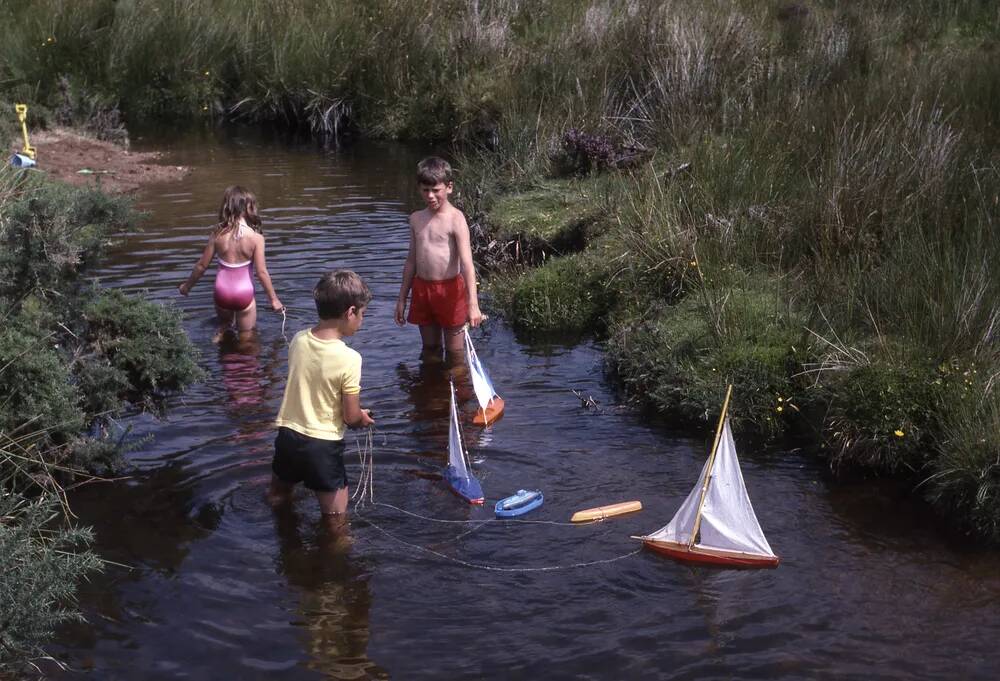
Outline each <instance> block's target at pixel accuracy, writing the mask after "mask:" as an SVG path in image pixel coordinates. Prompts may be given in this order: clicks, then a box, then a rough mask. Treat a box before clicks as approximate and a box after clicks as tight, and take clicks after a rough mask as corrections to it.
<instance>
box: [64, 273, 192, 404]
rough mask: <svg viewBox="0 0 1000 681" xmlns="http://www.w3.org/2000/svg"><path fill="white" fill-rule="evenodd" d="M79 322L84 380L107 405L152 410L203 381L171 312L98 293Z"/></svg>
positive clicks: (135, 299) (177, 316)
mask: <svg viewBox="0 0 1000 681" xmlns="http://www.w3.org/2000/svg"><path fill="white" fill-rule="evenodd" d="M83 319H84V321H85V323H86V327H85V331H84V336H83V342H84V344H85V347H86V348H87V349H88V350H89V351H90V352H91V353H92V355H91V356H90V357H88V359H87V370H86V374H85V375H86V381H87V384H88V386H89V387H91V388H92V389H99V391H100V392H99V393H98V394H107V395H108V398H107V400H106V401H107V403H108V404H111V403H112V402H111V401H112V400H114V399H126V400H128V401H131V402H133V403H143V402H145V403H147V405H153V404H154V403H155V400H156V398H159V397H162V396H164V395H166V394H168V393H172V392H176V391H178V390H181V389H183V388H184V387H185V386H187V385H189V384H191V383H193V382H194V381H196V380H200V379H201V378H202V376H203V373H202V371H201V369H199V368H198V365H197V364H196V362H195V361H194V358H195V357H196V356H197V355H196V352H195V350H194V347H193V346H192V345H191V341H190V340H189V339H188V337H187V334H185V333H184V330H183V328H182V327H181V323H180V312H179V311H178V310H177V309H176V308H173V307H165V306H162V305H157V304H155V303H151V302H149V301H147V300H145V299H143V298H141V297H138V296H128V295H125V294H124V293H122V292H121V291H116V290H103V291H100V292H99V293H97V295H96V296H95V297H94V298H93V299H92V300H90V301H89V302H88V303H87V305H86V306H85V307H84V309H83ZM123 388H124V390H122V389H123ZM115 389H117V390H118V392H117V393H111V392H110V391H111V390H115Z"/></svg>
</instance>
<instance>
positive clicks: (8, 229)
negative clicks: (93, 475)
mask: <svg viewBox="0 0 1000 681" xmlns="http://www.w3.org/2000/svg"><path fill="white" fill-rule="evenodd" d="M136 217H137V216H136V214H135V213H134V212H133V211H132V209H131V207H130V203H129V202H128V201H127V200H124V199H121V198H112V197H108V196H105V195H103V194H101V193H99V192H97V191H94V190H88V189H74V188H71V187H67V186H62V185H57V184H54V183H49V182H46V181H44V180H41V179H39V178H37V177H35V176H33V175H32V174H26V173H25V172H24V171H13V170H11V169H10V168H9V167H6V166H5V167H3V168H0V244H2V246H0V318H2V319H3V324H2V325H0V517H2V518H3V522H0V612H2V613H3V625H2V626H0V670H4V671H7V670H9V671H11V672H13V673H20V672H22V671H24V669H26V668H27V667H29V666H30V661H31V659H32V658H35V657H39V656H41V655H43V645H44V644H45V642H46V641H47V639H48V638H49V637H50V636H51V634H52V632H53V630H54V628H55V627H56V626H58V625H59V624H61V623H63V622H66V621H68V620H72V619H77V618H79V613H78V612H77V611H76V609H75V607H74V594H75V590H76V584H77V582H78V581H79V579H80V578H82V577H84V576H85V575H87V574H88V573H90V572H92V571H93V570H95V569H98V568H99V567H100V566H101V562H100V560H99V559H98V558H97V556H96V555H95V554H94V553H93V552H92V551H90V550H89V545H90V543H91V541H92V535H91V533H90V532H89V531H88V530H86V529H81V528H76V527H74V526H73V523H72V521H71V516H70V514H69V513H67V510H68V509H67V508H66V506H65V494H64V492H63V489H62V485H63V484H65V483H67V482H70V481H73V480H75V479H78V478H79V477H80V476H85V475H87V474H88V472H104V471H109V470H110V471H113V470H116V469H117V468H119V467H120V465H121V453H122V447H123V442H122V440H123V439H124V438H123V437H119V436H118V434H117V433H112V432H110V429H109V428H108V427H107V426H108V424H109V422H110V418H111V417H113V416H115V415H117V414H118V413H119V412H120V411H121V410H122V409H123V408H124V406H125V405H126V404H128V403H131V404H134V405H138V406H155V405H156V404H158V402H159V400H160V398H162V397H164V396H166V395H167V394H170V393H171V392H176V391H179V390H182V389H183V388H184V387H185V386H186V385H188V384H190V383H191V382H192V381H194V380H197V379H198V378H199V377H200V375H201V372H200V370H199V369H198V367H197V365H196V364H195V363H194V353H193V348H192V347H191V344H190V342H189V341H188V339H187V337H186V336H185V334H184V332H183V330H182V329H181V326H180V319H179V315H178V313H177V312H176V311H174V310H170V309H165V308H162V307H160V306H158V305H154V304H152V303H150V302H148V301H146V300H143V299H142V298H140V297H137V296H126V295H125V294H123V293H121V292H118V291H102V290H101V289H99V288H97V287H95V286H94V285H93V284H92V283H88V282H87V281H85V279H84V274H85V272H86V268H87V266H88V265H90V264H92V263H93V262H94V261H95V259H96V258H97V257H98V256H99V255H100V253H101V252H102V249H103V247H104V246H105V245H106V244H107V242H108V239H109V237H110V236H112V235H115V234H118V233H121V232H122V231H124V230H126V229H128V228H130V227H131V226H133V224H134V222H135V220H136Z"/></svg>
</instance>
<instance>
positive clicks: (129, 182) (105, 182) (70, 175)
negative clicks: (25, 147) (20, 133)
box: [5, 128, 190, 193]
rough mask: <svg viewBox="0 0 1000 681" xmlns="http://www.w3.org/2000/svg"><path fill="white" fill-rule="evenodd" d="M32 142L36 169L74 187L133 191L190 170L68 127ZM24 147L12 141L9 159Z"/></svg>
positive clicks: (37, 135)
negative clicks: (96, 186) (97, 187)
mask: <svg viewBox="0 0 1000 681" xmlns="http://www.w3.org/2000/svg"><path fill="white" fill-rule="evenodd" d="M30 141H31V144H32V146H34V147H35V150H36V153H37V157H36V161H37V163H38V165H37V166H36V167H37V168H38V169H39V170H40V171H41V172H44V173H46V174H47V175H48V176H49V177H51V178H53V179H56V180H59V181H61V182H67V183H69V184H72V185H75V186H85V185H89V184H95V183H96V184H99V185H100V187H101V189H104V190H106V191H109V192H115V193H122V192H133V191H135V190H136V189H138V188H139V187H141V186H144V185H147V184H155V183H159V182H170V181H174V180H179V179H180V178H182V177H184V176H185V175H186V174H187V173H188V172H189V171H190V168H188V167H186V166H176V165H165V164H162V163H160V162H159V159H160V157H161V154H160V153H159V152H151V151H129V150H127V149H123V148H122V147H120V146H118V145H115V144H112V143H110V142H103V141H101V140H96V139H93V138H91V137H86V136H84V135H81V134H80V133H78V132H75V131H73V130H70V129H67V128H55V129H52V130H45V131H42V132H38V133H32V134H31V137H30ZM21 146H22V142H21V139H20V137H18V138H17V139H16V140H14V141H12V142H11V143H10V144H9V145H8V152H9V153H8V154H7V155H6V159H9V158H10V155H11V154H13V153H15V152H20V151H21ZM5 162H6V161H5Z"/></svg>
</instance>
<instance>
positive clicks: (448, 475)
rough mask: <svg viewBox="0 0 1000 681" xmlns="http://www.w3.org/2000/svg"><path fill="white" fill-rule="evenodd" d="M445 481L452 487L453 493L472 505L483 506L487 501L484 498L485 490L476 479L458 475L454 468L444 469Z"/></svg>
mask: <svg viewBox="0 0 1000 681" xmlns="http://www.w3.org/2000/svg"><path fill="white" fill-rule="evenodd" d="M444 480H445V482H447V483H448V486H449V487H451V491H452V492H454V493H455V494H457V495H458V496H460V497H461V498H463V499H465V500H466V501H467V502H469V503H470V504H482V503H483V502H484V501H486V499H485V497H483V488H482V486H480V484H479V481H478V480H476V479H475V478H474V477H472V476H469V477H468V478H466V477H463V476H461V475H459V474H458V471H456V470H455V467H454V466H450V465H449V466H448V467H447V468H445V469H444Z"/></svg>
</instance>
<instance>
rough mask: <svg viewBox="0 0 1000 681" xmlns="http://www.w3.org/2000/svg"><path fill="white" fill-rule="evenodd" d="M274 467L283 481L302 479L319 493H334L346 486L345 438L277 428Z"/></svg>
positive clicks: (293, 482)
mask: <svg viewBox="0 0 1000 681" xmlns="http://www.w3.org/2000/svg"><path fill="white" fill-rule="evenodd" d="M271 470H272V471H274V474H275V475H276V476H277V477H278V479H279V480H281V481H282V482H287V483H289V484H295V483H297V482H302V483H305V486H306V487H307V488H308V489H311V490H313V491H316V492H335V491H337V490H338V489H340V488H341V487H347V470H346V469H345V468H344V441H343V440H320V439H319V438H315V437H309V436H308V435H303V434H302V433H298V432H296V431H294V430H292V429H291V428H284V427H282V428H278V437H276V438H274V459H273V460H272V461H271Z"/></svg>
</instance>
